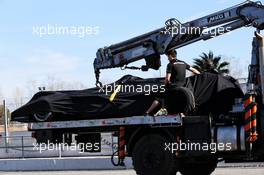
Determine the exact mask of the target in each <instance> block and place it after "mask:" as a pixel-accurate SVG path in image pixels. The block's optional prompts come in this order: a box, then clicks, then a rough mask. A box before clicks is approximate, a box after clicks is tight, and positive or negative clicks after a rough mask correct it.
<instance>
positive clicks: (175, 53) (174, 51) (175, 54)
mask: <svg viewBox="0 0 264 175" xmlns="http://www.w3.org/2000/svg"><path fill="white" fill-rule="evenodd" d="M165 54H166V55H171V56H172V57H176V56H177V51H176V50H168V51H166V53H165Z"/></svg>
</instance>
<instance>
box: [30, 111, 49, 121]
mask: <svg viewBox="0 0 264 175" xmlns="http://www.w3.org/2000/svg"><path fill="white" fill-rule="evenodd" d="M33 116H34V119H35V120H36V121H37V122H46V121H49V120H50V119H51V118H52V113H51V112H46V113H36V114H34V115H33Z"/></svg>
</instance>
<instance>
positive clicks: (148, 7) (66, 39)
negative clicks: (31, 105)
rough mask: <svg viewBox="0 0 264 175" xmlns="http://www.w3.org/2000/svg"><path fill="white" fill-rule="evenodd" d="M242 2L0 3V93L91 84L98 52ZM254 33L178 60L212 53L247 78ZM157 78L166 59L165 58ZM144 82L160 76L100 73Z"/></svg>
mask: <svg viewBox="0 0 264 175" xmlns="http://www.w3.org/2000/svg"><path fill="white" fill-rule="evenodd" d="M241 2H243V1H240V0H232V1H230V0H215V1H211V0H201V1H194V0H193V1H191V0H185V1H176V0H163V1H153V0H133V1H129V0H112V1H110V0H90V1H87V0H86V1H85V0H75V1H73V0H72V1H65V0H64V1H63V0H58V1H52V0H45V1H36V0H24V1H20V0H17V1H15V0H0V21H1V27H0V60H1V64H0V73H1V74H0V75H1V84H0V88H1V91H2V93H3V95H4V96H6V97H10V96H12V93H13V91H14V89H15V88H16V87H19V88H24V89H25V88H26V84H27V82H28V81H29V80H36V81H37V82H38V83H39V84H41V83H42V82H43V80H44V79H45V77H47V75H55V76H56V77H57V78H59V79H62V80H65V81H80V82H82V83H83V84H84V85H85V86H86V87H91V86H93V85H94V82H95V79H94V73H93V60H94V57H95V53H96V51H97V49H98V48H100V47H103V46H107V45H109V44H114V43H116V42H120V41H123V40H126V39H129V38H131V37H133V36H137V35H140V34H143V33H145V32H149V31H151V30H154V29H156V28H160V27H162V26H163V25H164V22H165V21H166V19H168V18H172V17H175V18H177V19H179V20H180V21H182V22H186V21H188V20H191V19H195V18H198V17H202V16H204V15H208V14H210V13H212V12H215V11H219V10H222V9H224V8H227V7H230V6H233V5H236V4H238V3H241ZM48 24H50V25H55V24H56V25H63V26H92V27H93V26H98V27H99V34H98V35H94V36H86V37H84V38H79V37H77V36H73V35H72V36H67V35H64V36H61V35H60V36H55V35H53V36H44V37H39V36H36V35H34V34H33V33H32V32H33V27H34V26H41V25H48ZM253 32H254V29H253V28H242V29H239V30H237V31H234V32H232V33H231V34H227V35H224V36H220V37H218V38H215V39H212V40H210V41H206V42H203V41H201V42H198V43H195V44H192V45H189V46H186V47H184V48H181V49H179V50H178V55H179V57H180V58H181V59H183V60H185V61H186V62H188V63H190V64H192V59H193V58H195V57H197V56H198V55H200V54H201V53H202V52H208V51H209V50H212V51H214V52H215V54H217V55H223V56H224V57H229V58H231V63H233V65H232V66H234V67H238V68H240V69H242V68H243V70H244V72H242V74H243V75H241V76H245V75H247V73H246V71H247V69H246V68H247V66H246V65H247V64H248V63H249V62H250V54H251V53H250V52H251V41H252V36H253ZM162 63H163V66H162V68H161V74H162V75H164V71H165V67H166V63H167V60H166V59H165V58H163V60H162ZM127 73H129V74H134V75H138V76H142V77H154V76H159V75H160V72H159V71H150V72H147V73H146V72H144V73H142V72H131V71H127V72H124V71H121V70H120V69H112V70H106V71H103V72H102V75H101V76H102V80H104V81H105V82H110V81H114V80H116V79H119V78H120V77H121V76H122V75H125V74H127Z"/></svg>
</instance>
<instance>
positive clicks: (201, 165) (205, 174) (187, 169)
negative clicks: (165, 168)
mask: <svg viewBox="0 0 264 175" xmlns="http://www.w3.org/2000/svg"><path fill="white" fill-rule="evenodd" d="M216 167H217V160H211V161H208V162H207V161H206V162H204V161H203V162H199V161H197V162H186V161H184V160H182V161H181V162H180V167H179V171H180V173H181V174H182V175H193V174H201V175H210V174H212V172H214V170H215V168H216Z"/></svg>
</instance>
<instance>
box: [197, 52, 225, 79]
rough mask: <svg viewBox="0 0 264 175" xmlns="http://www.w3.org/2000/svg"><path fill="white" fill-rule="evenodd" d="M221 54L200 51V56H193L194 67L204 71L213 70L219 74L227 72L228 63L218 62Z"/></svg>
mask: <svg viewBox="0 0 264 175" xmlns="http://www.w3.org/2000/svg"><path fill="white" fill-rule="evenodd" d="M220 60H221V56H214V54H213V52H212V51H209V53H208V54H207V53H204V52H203V53H202V55H200V58H195V59H194V66H193V67H194V68H196V69H197V70H199V71H200V72H205V71H207V72H208V71H209V72H212V71H215V72H218V73H220V74H228V73H229V69H228V67H227V66H228V65H229V62H226V61H223V62H220Z"/></svg>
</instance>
